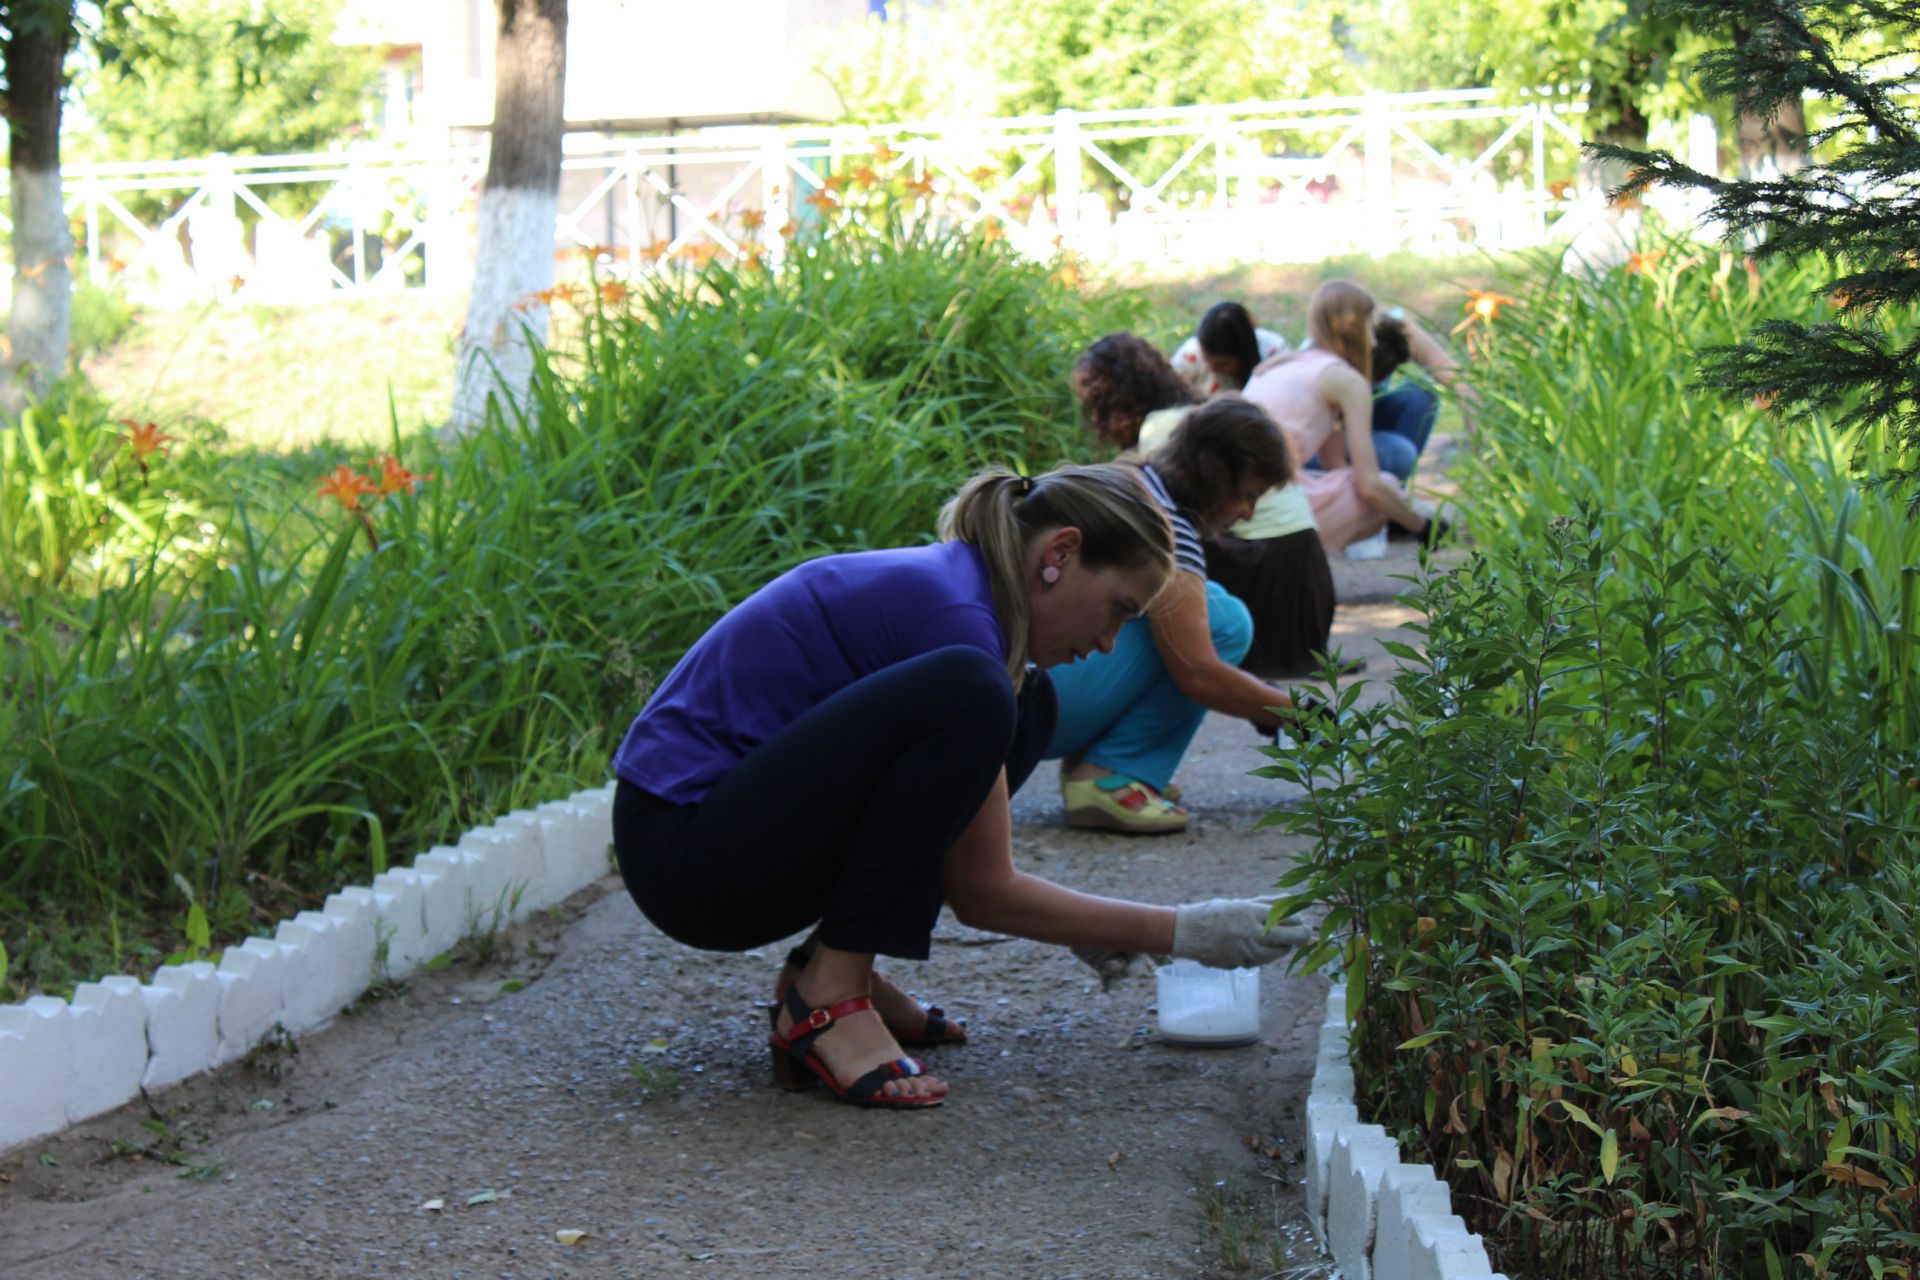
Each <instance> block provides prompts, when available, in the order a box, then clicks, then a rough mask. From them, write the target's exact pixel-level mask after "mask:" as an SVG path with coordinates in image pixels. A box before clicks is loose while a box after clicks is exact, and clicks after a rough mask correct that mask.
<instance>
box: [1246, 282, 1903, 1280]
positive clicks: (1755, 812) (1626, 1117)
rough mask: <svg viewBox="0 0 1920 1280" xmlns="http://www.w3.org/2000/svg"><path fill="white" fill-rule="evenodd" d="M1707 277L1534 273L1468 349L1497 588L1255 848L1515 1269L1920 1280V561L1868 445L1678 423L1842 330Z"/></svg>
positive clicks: (1287, 772)
mask: <svg viewBox="0 0 1920 1280" xmlns="http://www.w3.org/2000/svg"><path fill="white" fill-rule="evenodd" d="M1696 252H1697V250H1692V249H1689V248H1687V247H1685V246H1682V245H1671V246H1668V247H1667V249H1666V251H1665V255H1664V256H1662V257H1657V258H1643V259H1642V260H1641V261H1640V263H1639V266H1640V267H1641V268H1642V269H1641V270H1639V271H1632V272H1629V271H1614V272H1610V273H1604V274H1601V275H1597V276H1595V275H1589V274H1586V273H1580V274H1563V273H1561V272H1559V271H1558V270H1556V269H1555V268H1554V267H1553V266H1552V264H1549V263H1544V262H1543V263H1542V265H1541V268H1540V279H1539V281H1538V283H1537V284H1536V285H1535V287H1534V288H1532V289H1531V290H1527V291H1525V292H1523V293H1522V294H1521V296H1520V302H1519V305H1517V306H1513V307H1509V308H1508V309H1506V310H1505V311H1503V312H1502V313H1501V314H1500V316H1499V317H1498V318H1497V319H1496V320H1495V321H1494V323H1493V325H1492V327H1491V330H1490V331H1488V332H1484V333H1482V334H1480V335H1478V336H1477V338H1476V344H1477V346H1478V347H1479V352H1480V357H1481V358H1480V359H1479V360H1478V361H1477V362H1476V368H1477V370H1478V378H1477V381H1478V385H1479V387H1480V390H1481V392H1482V394H1483V396H1484V398H1485V400H1486V402H1487V408H1486V411H1485V413H1484V414H1483V415H1482V423H1483V431H1482V435H1481V437H1480V439H1479V441H1478V457H1477V460H1476V461H1474V462H1472V463H1470V464H1469V467H1468V470H1467V474H1466V476H1465V477H1464V482H1463V486H1462V487H1463V493H1464V495H1465V501H1466V502H1467V504H1468V506H1469V521H1470V525H1471V528H1472V529H1473V532H1474V535H1475V538H1476V540H1477V542H1478V548H1477V551H1476V553H1475V555H1474V556H1473V557H1472V558H1471V559H1470V560H1469V561H1468V562H1467V564H1466V565H1465V566H1464V567H1463V568H1462V569H1460V570H1459V571H1458V572H1456V573H1454V574H1453V575H1451V576H1448V577H1445V578H1439V579H1435V580H1433V581H1431V582H1428V583H1424V584H1422V585H1421V586H1420V588H1419V589H1418V590H1417V591H1416V592H1415V593H1414V597H1413V598H1414V600H1415V602H1416V603H1417V604H1419V605H1420V606H1421V607H1422V608H1423V609H1424V610H1425V612H1426V614H1427V620H1426V622H1425V624H1424V634H1425V639H1426V644H1425V646H1424V651H1423V652H1416V651H1414V650H1412V649H1409V648H1404V647H1400V648H1398V649H1397V652H1398V654H1399V656H1400V657H1401V658H1402V659H1403V660H1404V662H1405V666H1404V668H1403V669H1402V670H1401V671H1399V672H1398V673H1396V674H1395V676H1394V677H1393V678H1392V682H1393V687H1394V691H1395V694H1396V699H1395V701H1394V702H1393V703H1392V704H1389V705H1385V706H1382V707H1379V708H1377V709H1372V710H1367V709H1363V708H1361V707H1360V706H1359V705H1358V703H1357V701H1356V699H1357V690H1350V691H1347V692H1346V693H1345V694H1344V695H1343V697H1344V699H1345V704H1346V705H1345V710H1344V712H1343V716H1342V723H1341V725H1340V727H1339V728H1338V730H1336V731H1334V732H1331V733H1328V734H1326V735H1324V736H1322V737H1320V738H1318V739H1316V741H1314V742H1312V743H1306V744H1299V745H1298V746H1296V747H1292V748H1289V749H1286V750H1274V751H1272V752H1271V753H1270V754H1271V756H1272V759H1273V763H1272V765H1271V766H1270V768H1269V769H1268V770H1267V772H1268V773H1269V774H1270V775H1272V776H1277V777H1284V778H1287V779H1289V780H1291V781H1293V782H1295V783H1297V784H1300V785H1302V786H1304V787H1305V788H1306V790H1307V797H1306V800H1305V803H1304V804H1303V805H1301V806H1299V807H1297V808H1291V809H1286V810H1281V811H1279V812H1277V813H1275V814H1274V815H1273V816H1272V817H1271V818H1270V819H1269V821H1271V822H1272V823H1274V824H1276V825H1279V826H1282V827H1283V828H1285V829H1288V830H1291V831H1294V832H1296V833H1299V834H1303V835H1306V836H1309V837H1311V838H1313V840H1314V842H1315V843H1314V847H1313V849H1312V850H1311V852H1310V853H1309V855H1308V856H1307V857H1306V859H1305V860H1304V862H1303V864H1302V866H1301V867H1300V868H1299V869H1298V870H1296V871H1295V872H1292V873H1290V874H1289V876H1288V877H1287V878H1286V880H1284V881H1283V884H1285V885H1286V886H1287V887H1288V888H1289V889H1290V890H1292V891H1293V892H1294V893H1295V894H1296V895H1297V896H1296V897H1295V898H1294V900H1293V904H1292V905H1296V906H1297V905H1306V904H1317V905H1320V906H1323V907H1325V908H1326V909H1327V911H1328V913H1329V914H1328V916H1327V922H1328V923H1327V929H1326V932H1325V934H1324V937H1325V939H1326V941H1325V942H1324V943H1323V944H1322V945H1321V946H1320V947H1319V948H1317V949H1316V951H1315V953H1314V954H1313V955H1310V956H1308V957H1307V958H1306V960H1307V962H1308V963H1314V962H1317V961H1318V960H1321V959H1334V958H1337V959H1338V960H1339V962H1340V963H1341V964H1342V965H1343V966H1344V968H1345V970H1346V974H1347V980H1348V983H1349V987H1348V992H1349V1001H1348V1004H1349V1011H1350V1013H1351V1014H1352V1015H1353V1016H1354V1017H1355V1019H1356V1020H1357V1025H1356V1029H1355V1034H1354V1041H1353V1043H1354V1046H1355V1066H1356V1072H1357V1075H1358V1077H1359V1080H1360V1085H1361V1088H1362V1090H1363V1092H1364V1094H1365V1096H1366V1097H1367V1099H1368V1103H1367V1105H1368V1107H1369V1108H1370V1110H1371V1112H1372V1115H1371V1118H1372V1119H1375V1120H1377V1121H1379V1122H1381V1123H1384V1124H1386V1125H1387V1126H1389V1128H1391V1129H1393V1130H1394V1131H1395V1132H1396V1133H1398V1134H1399V1135H1401V1137H1402V1138H1403V1140H1404V1141H1406V1142H1407V1143H1409V1144H1411V1146H1412V1148H1413V1150H1414V1152H1415V1154H1416V1158H1418V1159H1421V1160H1432V1161H1433V1162H1434V1163H1435V1164H1436V1165H1437V1166H1438V1167H1439V1168H1440V1169H1441V1170H1442V1171H1443V1172H1444V1173H1445V1174H1446V1175H1447V1176H1448V1177H1449V1178H1450V1179H1451V1180H1452V1182H1453V1184H1454V1186H1455V1188H1456V1195H1455V1198H1454V1203H1455V1205H1456V1206H1458V1207H1460V1208H1461V1211H1462V1212H1463V1213H1464V1214H1465V1215H1466V1216H1468V1218H1469V1219H1470V1220H1471V1221H1472V1223H1473V1225H1474V1226H1475V1227H1476V1228H1478V1229H1480V1230H1483V1231H1486V1232H1488V1233H1490V1235H1491V1238H1492V1244H1493V1246H1494V1248H1495V1251H1496V1262H1497V1263H1498V1264H1500V1265H1501V1267H1502V1269H1503V1270H1505V1271H1506V1272H1508V1273H1509V1274H1526V1275H1547V1274H1561V1273H1578V1272H1583V1271H1586V1272H1604V1273H1605V1274H1607V1275H1609V1276H1621V1277H1642V1276H1645V1277H1653V1276H1729V1277H1731V1276H1740V1277H1754V1278H1755V1280H1761V1278H1765V1280H1778V1278H1779V1277H1783V1276H1787V1275H1809V1276H1816V1275H1817V1276H1848V1277H1852V1276H1861V1277H1866V1276H1872V1277H1880V1276H1886V1275H1898V1274H1909V1275H1911V1274H1914V1272H1915V1269H1916V1267H1920V1192H1917V1191H1916V1190H1915V1188H1916V1187H1920V1141H1917V1134H1916V1125H1917V1124H1920V1038H1917V1037H1920V1017H1917V1016H1916V1010H1917V1009H1920V724H1917V723H1916V709H1915V703H1914V697H1915V692H1914V683H1915V679H1914V678H1915V666H1916V661H1915V659H1916V654H1915V651H1914V640H1913V635H1914V626H1915V624H1916V621H1920V618H1916V613H1915V599H1914V585H1915V582H1916V579H1917V578H1920V526H1915V525H1914V524H1912V523H1909V522H1908V521H1906V520H1905V519H1904V518H1903V515H1902V510H1901V502H1900V499H1899V496H1898V495H1894V494H1889V493H1886V492H1881V491H1865V490H1863V489H1862V488H1861V487H1860V485H1859V484H1858V483H1856V481H1855V480H1854V476H1855V474H1856V473H1857V474H1862V475H1875V474H1880V473H1882V472H1884V471H1885V470H1887V468H1886V467H1885V466H1884V462H1885V456H1884V454H1883V453H1882V452H1881V451H1882V450H1884V449H1885V447H1886V446H1885V444H1884V441H1883V440H1881V439H1867V440H1860V441H1854V442H1853V443H1854V445H1855V446H1856V449H1855V456H1850V455H1849V454H1848V452H1847V451H1846V450H1844V449H1842V448H1841V447H1840V446H1839V443H1838V442H1836V441H1835V440H1834V439H1833V437H1832V436H1831V434H1830V433H1829V432H1828V431H1827V430H1826V429H1825V427H1824V426H1823V424H1822V423H1821V422H1819V421H1802V422H1778V421H1775V420H1774V419H1773V418H1771V417H1769V416H1768V412H1767V408H1766V406H1764V405H1752V404H1744V403H1729V402H1727V401H1726V400H1725V399H1723V398H1719V397H1717V396H1714V395H1711V394H1707V393H1703V392H1701V391H1698V390H1697V389H1694V388H1693V387H1691V386H1690V385H1689V373H1688V370H1689V368H1690V366H1691V361H1692V352H1693V350H1694V349H1695V348H1697V347H1698V346H1701V345H1706V344H1709V343H1713V342H1716V341H1721V340H1725V339H1728V338H1731V337H1733V336H1735V335H1737V334H1739V333H1742V332H1744V331H1745V330H1746V329H1747V328H1748V327H1749V326H1750V325H1751V323H1752V322H1753V321H1754V320H1755V319H1759V318H1767V317H1769V316H1772V315H1776V314H1782V313H1784V314H1787V315H1790V316H1794V317H1801V318H1803V317H1806V316H1809V315H1811V314H1815V313H1816V311H1817V308H1818V306H1819V305H1820V304H1819V303H1817V302H1816V301H1814V299H1813V298H1812V291H1811V281H1810V280H1809V279H1808V278H1807V277H1805V276H1801V275H1798V274H1789V273H1782V274H1780V275H1766V274H1761V275H1756V276H1755V277H1753V278H1752V280H1751V283H1750V282H1749V278H1748V276H1747V275H1746V273H1745V271H1744V270H1743V269H1741V268H1740V266H1739V265H1738V264H1737V262H1734V261H1731V260H1730V261H1729V262H1727V263H1726V264H1725V265H1724V267H1722V265H1721V264H1720V263H1719V262H1718V261H1717V260H1716V257H1715V255H1714V254H1713V253H1712V252H1711V251H1708V252H1707V253H1705V254H1702V255H1700V257H1701V258H1702V259H1704V260H1695V261H1693V262H1689V261H1688V259H1689V258H1691V257H1693V256H1694V254H1695V253H1696ZM1884 322H1885V323H1887V324H1889V325H1895V326H1911V324H1912V323H1913V318H1912V317H1911V316H1906V315H1887V316H1886V317H1884Z"/></svg>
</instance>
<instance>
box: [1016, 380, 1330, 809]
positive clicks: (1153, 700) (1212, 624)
mask: <svg viewBox="0 0 1920 1280" xmlns="http://www.w3.org/2000/svg"><path fill="white" fill-rule="evenodd" d="M1126 461H1129V462H1131V463H1132V464H1133V465H1135V466H1137V467H1138V468H1139V472H1140V478H1141V480H1142V482H1143V483H1144V484H1145V485H1146V486H1147V490H1148V491H1149V492H1150V493H1152V494H1153V496H1154V500H1155V501H1156V502H1158V503H1159V504H1160V506H1161V508H1162V509H1163V510H1164V511H1165V512H1166V513H1167V519H1168V522H1169V523H1170V524H1171V525H1172V526H1173V533H1174V556H1173V558H1174V574H1173V578H1172V580H1171V581H1169V582H1168V584H1167V585H1166V587H1165V588H1164V589H1163V590H1162V591H1161V592H1160V594H1159V596H1158V597H1157V598H1156V599H1155V601H1154V604H1153V607H1152V609H1151V610H1150V611H1149V614H1148V616H1147V617H1144V618H1137V619H1135V620H1133V621H1132V622H1129V623H1127V624H1126V625H1125V626H1123V627H1121V628H1120V631H1119V633H1118V635H1117V636H1116V637H1115V639H1114V641H1113V643H1112V644H1111V646H1108V647H1105V648H1103V649H1102V650H1101V651H1100V652H1097V653H1091V654H1087V655H1084V656H1083V657H1082V658H1081V660H1080V661H1077V662H1074V663H1072V664H1070V665H1064V666H1060V667H1056V668H1055V669H1054V671H1053V683H1054V689H1055V692H1056V693H1057V695H1058V697H1059V708H1060V710H1059V721H1058V723H1057V725H1056V727H1055V729H1054V734H1053V740H1052V742H1051V743H1050V744H1049V745H1048V747H1047V752H1046V755H1047V757H1048V758H1055V757H1058V758H1060V759H1061V761H1062V765H1061V793H1062V798H1063V799H1064V800H1065V802H1066V809H1067V821H1068V822H1069V823H1070V824H1071V825H1073V826H1077V827H1099V828H1104V829H1108V830H1115V831H1134V832H1168V831H1179V830H1182V829H1183V828H1185V827H1186V825H1187V822H1188V817H1189V815H1188V813H1187V810H1186V809H1185V808H1184V807H1182V806H1181V805H1178V804H1175V803H1173V802H1172V801H1170V800H1168V799H1167V798H1166V796H1165V795H1164V792H1165V790H1166V786H1167V783H1168V781H1169V780H1170V779H1171V778H1172V777H1173V771H1174V769H1175V768H1176V767H1178V765H1179V763H1180V758H1181V757H1182V756H1184V755H1185V754H1186V751H1187V746H1188V744H1190V743H1191V742H1192V741H1193V735H1194V734H1195V733H1196V732H1197V731H1198V730H1199V728H1200V721H1201V719H1202V718H1203V717H1204V716H1205V715H1206V713H1207V712H1208V711H1209V710H1213V711H1220V712H1224V713H1225V714H1227V715H1231V716H1238V717H1239V718H1241V719H1243V720H1249V721H1252V722H1253V724H1254V725H1256V726H1257V727H1259V728H1261V729H1263V730H1267V731H1273V730H1277V729H1279V728H1281V727H1282V726H1283V725H1285V724H1286V723H1288V718H1289V717H1287V716H1286V715H1283V714H1279V713H1276V712H1275V711H1274V710H1272V708H1276V707H1278V708H1281V709H1282V711H1283V712H1284V711H1285V710H1287V709H1288V708H1291V706H1292V705H1293V704H1292V702H1291V700H1290V699H1289V698H1288V697H1287V695H1286V694H1284V693H1282V692H1280V691H1279V690H1278V689H1275V688H1274V687H1273V686H1272V685H1269V684H1267V683H1266V682H1265V681H1263V680H1261V679H1259V678H1257V677H1255V676H1253V675H1251V674H1249V673H1247V672H1246V671H1243V670H1241V669H1240V668H1239V667H1237V666H1235V665H1234V664H1235V663H1237V662H1239V661H1240V659H1241V658H1242V657H1243V656H1245V654H1246V652H1247V646H1248V645H1249V644H1251V643H1252V641H1253V619H1252V616H1251V615H1250V614H1249V613H1248V611H1247V606H1246V605H1245V604H1243V603H1241V602H1240V601H1239V600H1237V599H1235V598H1234V597H1233V596H1231V595H1229V594H1228V593H1227V591H1226V590H1225V588H1223V587H1221V586H1220V585H1219V584H1217V583H1212V582H1209V581H1207V560H1206V555H1205V552H1204V551H1203V550H1202V547H1201V540H1202V539H1203V538H1205V537H1211V536H1215V535H1217V534H1218V533H1219V532H1220V531H1221V530H1223V529H1225V528H1227V527H1228V526H1229V525H1231V524H1233V523H1234V522H1235V521H1237V520H1244V519H1247V518H1248V517H1250V516H1251V515H1252V514H1253V508H1254V504H1255V503H1256V502H1258V501H1259V499H1260V496H1261V495H1262V494H1264V493H1265V492H1266V491H1267V490H1269V489H1271V488H1273V487H1275V486H1276V485H1283V484H1286V483H1287V482H1288V481H1289V480H1291V479H1292V478H1293V463H1292V459H1291V457H1290V455H1289V454H1288V452H1287V447H1286V443H1285V441H1284V440H1283V439H1282V438H1281V436H1280V431H1279V429H1278V428H1277V427H1275V426H1274V425H1273V421H1272V419H1270V418H1268V417H1267V415H1266V413H1265V412H1263V411H1262V410H1261V409H1260V408H1259V407H1258V406H1256V405H1253V404H1250V403H1248V402H1247V401H1245V400H1242V399H1240V398H1239V397H1238V396H1231V395H1229V396H1222V397H1219V398H1218V399H1215V400H1212V401H1210V402H1208V403H1207V404H1204V405H1202V406H1200V407H1199V408H1196V409H1194V410H1193V411H1192V412H1190V413H1189V414H1188V415H1187V416H1186V418H1185V420H1184V421H1183V422H1182V423H1181V424H1180V426H1179V428H1178V429H1177V430H1175V431H1174V433H1173V435H1172V437H1171V438H1170V439H1169V440H1168V441H1167V443H1166V444H1164V445H1162V446H1161V447H1160V448H1159V449H1157V450H1155V451H1154V452H1153V453H1151V454H1148V455H1146V456H1145V457H1140V456H1138V455H1135V456H1134V457H1132V458H1130V459H1127V460H1126Z"/></svg>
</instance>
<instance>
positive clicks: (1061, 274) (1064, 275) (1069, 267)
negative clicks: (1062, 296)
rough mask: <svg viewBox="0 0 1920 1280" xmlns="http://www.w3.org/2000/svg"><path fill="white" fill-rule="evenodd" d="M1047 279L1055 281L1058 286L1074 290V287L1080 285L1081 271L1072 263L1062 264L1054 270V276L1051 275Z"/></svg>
mask: <svg viewBox="0 0 1920 1280" xmlns="http://www.w3.org/2000/svg"><path fill="white" fill-rule="evenodd" d="M1047 279H1049V280H1052V281H1054V282H1055V283H1056V284H1064V285H1066V286H1067V287H1068V288H1072V287H1073V286H1074V285H1077V284H1079V283H1080V269H1079V268H1078V267H1075V266H1074V265H1073V264H1072V263H1071V262H1066V263H1062V264H1061V265H1060V266H1059V267H1057V268H1055V269H1054V271H1053V274H1051V275H1049V276H1048V277H1047Z"/></svg>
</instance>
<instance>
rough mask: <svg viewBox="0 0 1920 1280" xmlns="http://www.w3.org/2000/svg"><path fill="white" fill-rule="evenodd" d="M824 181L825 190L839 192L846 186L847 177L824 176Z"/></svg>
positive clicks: (844, 175)
mask: <svg viewBox="0 0 1920 1280" xmlns="http://www.w3.org/2000/svg"><path fill="white" fill-rule="evenodd" d="M824 181H825V184H826V188H827V190H829V191H840V190H842V189H844V188H845V187H846V185H847V175H846V174H844V173H830V174H828V175H827V176H826V178H825V180H824Z"/></svg>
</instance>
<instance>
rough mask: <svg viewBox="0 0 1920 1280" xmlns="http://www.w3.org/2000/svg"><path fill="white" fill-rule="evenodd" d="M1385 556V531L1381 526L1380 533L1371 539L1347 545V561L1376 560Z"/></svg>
mask: <svg viewBox="0 0 1920 1280" xmlns="http://www.w3.org/2000/svg"><path fill="white" fill-rule="evenodd" d="M1386 554H1387V530H1386V526H1385V525H1382V526H1381V527H1380V531H1379V532H1378V533H1376V534H1374V535H1373V536H1372V537H1371V538H1362V539H1360V540H1359V541H1358V542H1349V543H1348V544H1347V559H1349V560H1378V559H1381V558H1382V557H1383V556H1385V555H1386Z"/></svg>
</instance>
